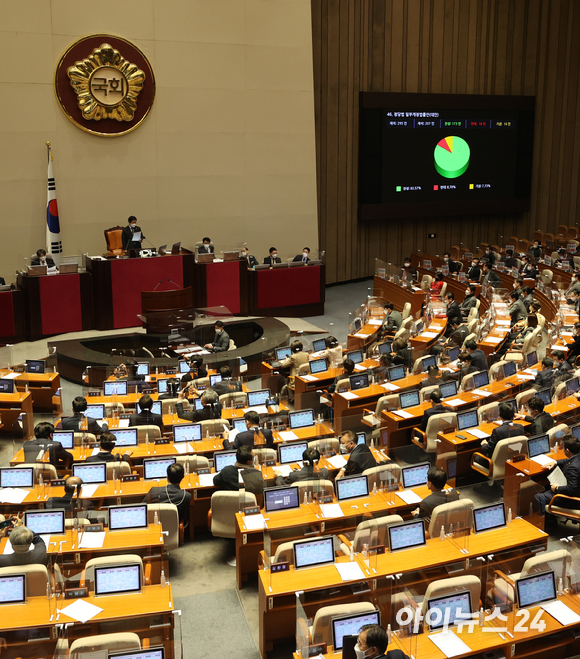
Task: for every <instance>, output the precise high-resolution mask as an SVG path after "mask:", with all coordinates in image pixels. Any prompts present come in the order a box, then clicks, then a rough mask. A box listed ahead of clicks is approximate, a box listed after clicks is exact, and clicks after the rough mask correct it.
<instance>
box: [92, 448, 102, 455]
mask: <svg viewBox="0 0 580 659" xmlns="http://www.w3.org/2000/svg"><path fill="white" fill-rule="evenodd" d="M100 452H101V447H100V446H97V448H94V449H93V450H92V453H91V455H99V453H100Z"/></svg>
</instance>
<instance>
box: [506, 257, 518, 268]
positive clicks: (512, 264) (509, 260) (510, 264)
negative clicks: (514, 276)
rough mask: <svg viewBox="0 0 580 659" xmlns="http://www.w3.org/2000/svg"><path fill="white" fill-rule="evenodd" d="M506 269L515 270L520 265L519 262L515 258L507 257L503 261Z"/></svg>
mask: <svg viewBox="0 0 580 659" xmlns="http://www.w3.org/2000/svg"><path fill="white" fill-rule="evenodd" d="M503 262H504V263H505V267H506V268H515V267H516V266H517V265H518V261H517V259H516V257H515V256H506V257H505V259H503Z"/></svg>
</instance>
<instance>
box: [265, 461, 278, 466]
mask: <svg viewBox="0 0 580 659" xmlns="http://www.w3.org/2000/svg"><path fill="white" fill-rule="evenodd" d="M275 466H276V460H266V467H275Z"/></svg>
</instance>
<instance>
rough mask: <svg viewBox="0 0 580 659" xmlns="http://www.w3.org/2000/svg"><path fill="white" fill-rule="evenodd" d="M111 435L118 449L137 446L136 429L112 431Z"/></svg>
mask: <svg viewBox="0 0 580 659" xmlns="http://www.w3.org/2000/svg"><path fill="white" fill-rule="evenodd" d="M113 435H115V437H116V439H117V441H116V442H115V446H116V447H117V448H119V447H120V446H137V444H138V431H137V428H124V429H122V430H117V429H115V430H113Z"/></svg>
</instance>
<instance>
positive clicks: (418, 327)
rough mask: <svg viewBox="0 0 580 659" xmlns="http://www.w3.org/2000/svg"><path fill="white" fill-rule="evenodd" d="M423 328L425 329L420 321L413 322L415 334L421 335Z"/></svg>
mask: <svg viewBox="0 0 580 659" xmlns="http://www.w3.org/2000/svg"><path fill="white" fill-rule="evenodd" d="M424 327H425V325H424V324H423V321H422V320H416V321H415V332H417V334H422V333H423V328H424Z"/></svg>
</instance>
